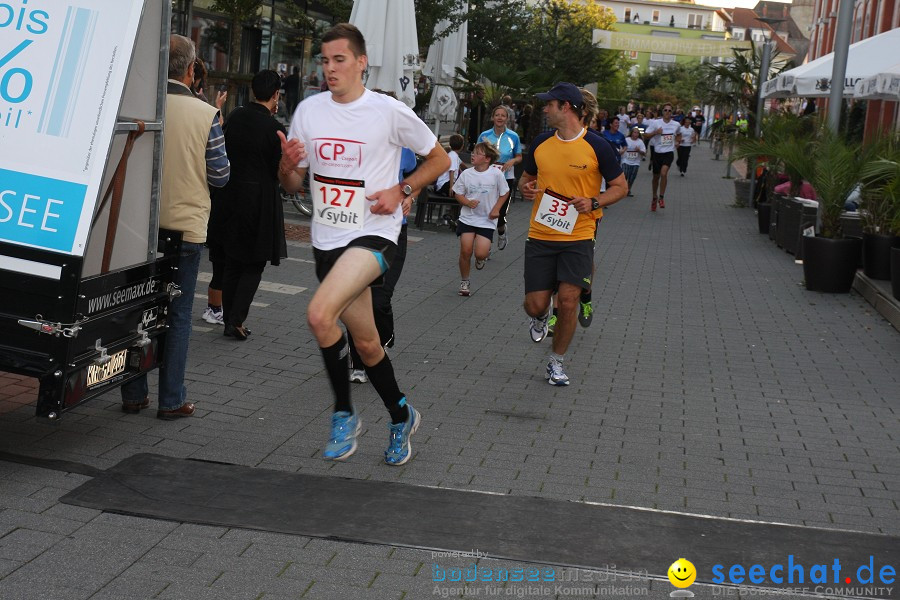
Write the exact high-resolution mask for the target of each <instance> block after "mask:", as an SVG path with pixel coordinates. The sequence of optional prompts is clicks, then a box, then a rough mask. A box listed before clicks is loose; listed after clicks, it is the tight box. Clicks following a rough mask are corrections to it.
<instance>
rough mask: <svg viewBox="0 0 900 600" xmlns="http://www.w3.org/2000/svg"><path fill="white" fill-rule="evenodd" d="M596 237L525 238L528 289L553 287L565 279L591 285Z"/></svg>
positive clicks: (529, 291)
mask: <svg viewBox="0 0 900 600" xmlns="http://www.w3.org/2000/svg"><path fill="white" fill-rule="evenodd" d="M593 264H594V240H576V241H573V242H547V241H544V240H535V239H531V238H529V239H527V240H525V293H526V294H528V293H531V292H541V291H546V290H553V289H555V288H556V285H557V282H559V281H564V282H566V283H571V284H572V285H575V286H578V287H580V288H584V289H586V290H587V289H590V288H591V270H592V268H593Z"/></svg>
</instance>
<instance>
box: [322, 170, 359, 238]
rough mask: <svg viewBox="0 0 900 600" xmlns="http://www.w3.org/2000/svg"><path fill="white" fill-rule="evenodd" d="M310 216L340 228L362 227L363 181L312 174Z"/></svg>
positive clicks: (323, 223)
mask: <svg viewBox="0 0 900 600" xmlns="http://www.w3.org/2000/svg"><path fill="white" fill-rule="evenodd" d="M312 195H313V219H314V220H315V221H316V222H317V223H321V224H322V225H330V226H331V227H338V228H340V229H362V226H363V220H364V219H365V213H364V212H363V211H364V210H365V208H366V184H365V182H363V181H359V180H357V179H343V178H340V177H327V176H325V175H319V174H314V175H313V185H312Z"/></svg>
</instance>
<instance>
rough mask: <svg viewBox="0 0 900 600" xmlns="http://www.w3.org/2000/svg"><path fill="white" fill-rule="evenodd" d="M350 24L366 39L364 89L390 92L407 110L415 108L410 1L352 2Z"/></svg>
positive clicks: (416, 46)
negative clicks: (366, 57)
mask: <svg viewBox="0 0 900 600" xmlns="http://www.w3.org/2000/svg"><path fill="white" fill-rule="evenodd" d="M350 22H351V23H352V24H354V25H356V26H357V27H358V28H359V30H360V31H362V34H363V36H365V38H366V51H367V53H368V56H369V75H368V77H367V78H366V81H365V84H366V87H367V88H369V89H370V90H374V89H380V90H384V91H385V92H393V93H394V94H396V96H397V99H398V100H401V101H403V102H404V103H405V104H406V105H407V106H409V107H410V108H412V107H413V106H415V103H416V98H415V87H416V85H415V81H414V79H413V77H414V72H415V69H416V67H418V65H419V41H418V37H417V35H416V7H415V4H414V2H413V0H354V2H353V11H352V12H351V13H350Z"/></svg>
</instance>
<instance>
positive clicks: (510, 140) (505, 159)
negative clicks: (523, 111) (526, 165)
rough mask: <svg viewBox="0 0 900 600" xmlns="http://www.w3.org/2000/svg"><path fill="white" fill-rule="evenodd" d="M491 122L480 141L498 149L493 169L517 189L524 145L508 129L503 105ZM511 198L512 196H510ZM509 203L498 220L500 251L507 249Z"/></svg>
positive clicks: (507, 114)
mask: <svg viewBox="0 0 900 600" xmlns="http://www.w3.org/2000/svg"><path fill="white" fill-rule="evenodd" d="M491 120H492V121H493V123H494V126H493V127H492V128H491V129H488V130H487V131H484V132H482V133H481V135H479V136H478V141H479V142H487V143H489V144H490V145H492V146H493V147H494V148H496V149H497V152H499V153H500V159H499V160H498V161H497V162H495V163H494V164H493V165H492V167H496V168H498V169H501V170H502V171H503V174H504V175H505V176H506V180H507V181H506V182H507V183H508V184H509V189H511V190H513V189H516V185H515V178H516V176H515V173H514V170H513V167H514V166H515V165H517V164H519V163H520V162H522V145H521V144H520V143H519V135H518V134H517V133H516V132H515V131H512V130H511V129H507V128H506V122H507V121H508V120H509V112H507V110H506V107H505V106H503V105H502V104H501V105H499V106H496V107H494V112H493V113H491ZM511 197H512V194H510V198H511ZM509 201H510V199H509V198H507V200H506V202H504V203H503V207H502V208H501V209H500V218H499V219H497V249H498V250H503V249H504V248H506V242H507V241H508V238H507V236H506V211H507V210H509Z"/></svg>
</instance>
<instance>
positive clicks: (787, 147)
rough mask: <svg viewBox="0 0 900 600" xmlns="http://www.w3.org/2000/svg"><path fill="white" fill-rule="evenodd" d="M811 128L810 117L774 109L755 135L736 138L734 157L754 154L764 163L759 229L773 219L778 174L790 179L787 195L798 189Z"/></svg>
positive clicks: (750, 156)
mask: <svg viewBox="0 0 900 600" xmlns="http://www.w3.org/2000/svg"><path fill="white" fill-rule="evenodd" d="M814 130H815V124H814V121H813V120H812V118H810V117H800V116H797V115H794V114H792V113H788V112H778V113H774V114H771V115H769V116H767V117H766V118H765V119H764V120H763V123H762V127H761V130H760V133H761V135H760V137H759V138H744V139H742V140H740V141H739V142H738V148H737V152H736V153H735V158H745V159H750V158H755V159H756V160H757V161H760V162H762V161H763V160H764V161H765V163H766V177H765V180H764V181H762V182H760V185H763V186H764V187H765V192H766V193H765V198H766V199H767V200H768V202H765V203H762V204H759V205H758V211H759V212H758V215H759V232H760V233H769V229H770V225H771V224H772V223H775V221H774V220H773V219H772V214H771V213H772V211H773V210H774V211H776V215H777V208H776V206H777V205H776V204H775V202H776V197H775V196H776V195H775V191H774V190H775V185H776V184H777V183H778V179H779V177H780V176H781V175H782V174H784V175H786V176H787V177H788V179H789V180H790V182H791V192H790V194H789V195H790V197H793V196H796V195H797V194H799V193H800V185H801V183H802V180H803V178H802V176H801V175H800V169H802V168H803V165H802V163H805V162H808V157H809V154H808V144H809V140H810V135H811V134H812V132H813V131H814ZM773 205H774V206H773ZM795 233H796V232H795Z"/></svg>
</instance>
